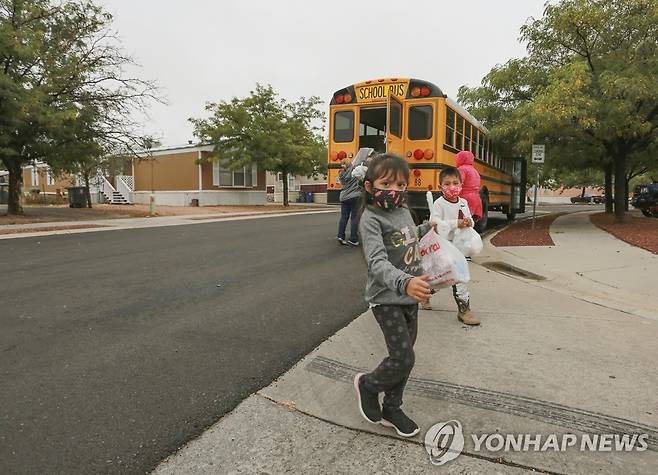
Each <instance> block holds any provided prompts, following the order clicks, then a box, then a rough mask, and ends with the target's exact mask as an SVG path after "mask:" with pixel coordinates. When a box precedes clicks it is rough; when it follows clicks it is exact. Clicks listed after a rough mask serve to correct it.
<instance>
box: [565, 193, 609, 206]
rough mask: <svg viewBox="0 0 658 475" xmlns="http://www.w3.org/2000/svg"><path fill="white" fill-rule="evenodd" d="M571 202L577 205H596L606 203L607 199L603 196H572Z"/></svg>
mask: <svg viewBox="0 0 658 475" xmlns="http://www.w3.org/2000/svg"><path fill="white" fill-rule="evenodd" d="M571 202H572V203H574V204H576V203H596V204H600V203H603V202H605V198H604V197H603V196H601V195H594V196H591V195H578V196H572V197H571Z"/></svg>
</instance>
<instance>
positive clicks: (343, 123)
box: [334, 111, 354, 142]
mask: <svg viewBox="0 0 658 475" xmlns="http://www.w3.org/2000/svg"><path fill="white" fill-rule="evenodd" d="M352 140H354V111H338V112H336V114H334V142H351V141H352Z"/></svg>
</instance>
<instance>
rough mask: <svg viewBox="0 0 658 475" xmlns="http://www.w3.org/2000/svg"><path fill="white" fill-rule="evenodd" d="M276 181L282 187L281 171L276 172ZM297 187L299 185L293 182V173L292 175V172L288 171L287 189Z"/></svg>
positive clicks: (294, 189) (290, 189)
mask: <svg viewBox="0 0 658 475" xmlns="http://www.w3.org/2000/svg"><path fill="white" fill-rule="evenodd" d="M276 181H278V182H279V183H281V187H282V188H283V173H281V172H278V173H277V174H276ZM297 189H299V187H298V186H297V184H296V183H295V177H294V175H292V173H288V190H289V191H296V190H297Z"/></svg>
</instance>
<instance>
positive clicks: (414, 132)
mask: <svg viewBox="0 0 658 475" xmlns="http://www.w3.org/2000/svg"><path fill="white" fill-rule="evenodd" d="M432 114H433V108H432V106H413V107H410V108H409V140H427V139H431V138H432V127H433V126H434V123H433V120H432Z"/></svg>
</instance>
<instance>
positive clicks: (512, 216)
mask: <svg viewBox="0 0 658 475" xmlns="http://www.w3.org/2000/svg"><path fill="white" fill-rule="evenodd" d="M515 219H516V213H507V221H509V222H510V223H511V222H512V221H514V220H515Z"/></svg>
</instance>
